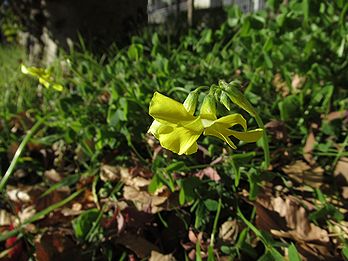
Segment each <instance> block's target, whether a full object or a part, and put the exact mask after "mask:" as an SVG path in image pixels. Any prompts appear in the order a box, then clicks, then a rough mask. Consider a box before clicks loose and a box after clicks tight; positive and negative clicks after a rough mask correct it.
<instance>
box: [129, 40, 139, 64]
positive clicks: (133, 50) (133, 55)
mask: <svg viewBox="0 0 348 261" xmlns="http://www.w3.org/2000/svg"><path fill="white" fill-rule="evenodd" d="M128 57H129V59H131V60H135V61H137V60H138V58H139V53H138V49H137V47H136V45H135V44H132V45H131V46H129V48H128Z"/></svg>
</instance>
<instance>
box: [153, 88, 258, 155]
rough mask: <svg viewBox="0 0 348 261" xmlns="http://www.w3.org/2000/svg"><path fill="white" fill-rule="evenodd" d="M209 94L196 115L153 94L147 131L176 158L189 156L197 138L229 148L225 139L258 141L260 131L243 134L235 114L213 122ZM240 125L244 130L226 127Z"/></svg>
mask: <svg viewBox="0 0 348 261" xmlns="http://www.w3.org/2000/svg"><path fill="white" fill-rule="evenodd" d="M212 102H213V101H212V97H210V96H209V95H207V96H206V98H205V99H204V101H203V104H202V107H201V111H200V115H199V116H194V115H192V114H190V113H189V112H188V111H187V110H186V109H185V106H184V105H183V104H181V103H179V102H177V101H175V100H173V99H171V98H169V97H166V96H164V95H162V94H160V93H158V92H156V93H155V94H154V96H153V98H152V100H151V103H150V109H149V114H150V115H151V116H152V117H153V118H154V121H153V123H152V125H151V126H150V129H149V132H150V133H152V134H153V135H154V136H155V137H156V138H157V139H158V140H159V141H160V143H161V146H162V147H164V148H166V149H168V150H171V151H173V152H175V153H177V154H179V155H181V154H186V155H189V154H192V153H195V152H196V151H197V149H198V145H197V139H198V138H199V136H200V135H202V134H204V135H211V136H215V137H217V138H219V139H222V140H224V141H225V142H227V143H228V145H230V146H231V147H232V148H233V149H236V146H235V145H234V144H233V142H232V141H231V139H230V138H229V136H234V137H236V138H238V139H239V140H242V141H246V142H255V141H257V140H258V139H259V138H261V136H262V133H263V130H262V129H255V130H252V131H247V124H246V120H245V119H244V118H243V116H242V115H240V114H238V113H235V114H231V115H227V116H224V117H221V118H219V119H217V117H216V115H215V114H216V113H215V106H214V104H212ZM237 124H239V125H241V126H242V127H243V129H244V131H242V132H241V131H235V130H231V129H230V128H231V127H233V126H234V125H237Z"/></svg>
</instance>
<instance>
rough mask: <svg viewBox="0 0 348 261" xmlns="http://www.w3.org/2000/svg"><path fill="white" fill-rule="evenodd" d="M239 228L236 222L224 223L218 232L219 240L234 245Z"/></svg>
mask: <svg viewBox="0 0 348 261" xmlns="http://www.w3.org/2000/svg"><path fill="white" fill-rule="evenodd" d="M238 232H239V226H238V223H237V220H236V219H234V220H228V221H225V222H224V223H223V224H222V225H221V227H220V230H219V238H220V239H221V240H223V241H225V242H229V243H234V242H235V241H236V239H237V236H238Z"/></svg>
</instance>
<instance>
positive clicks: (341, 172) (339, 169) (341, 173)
mask: <svg viewBox="0 0 348 261" xmlns="http://www.w3.org/2000/svg"><path fill="white" fill-rule="evenodd" d="M334 175H335V177H336V179H337V181H338V183H339V184H340V185H342V186H345V185H348V158H347V157H341V158H340V160H339V161H338V162H337V164H336V167H335V171H334Z"/></svg>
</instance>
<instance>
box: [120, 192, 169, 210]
mask: <svg viewBox="0 0 348 261" xmlns="http://www.w3.org/2000/svg"><path fill="white" fill-rule="evenodd" d="M123 196H124V198H125V199H126V200H129V201H132V202H133V204H134V206H135V207H136V208H137V209H138V210H139V211H145V212H148V213H157V212H160V211H162V210H163V209H164V207H163V206H161V205H162V204H163V203H164V202H166V201H167V199H168V195H164V196H156V195H151V194H150V193H148V192H147V191H140V190H137V189H136V188H134V187H131V186H124V188H123Z"/></svg>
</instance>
